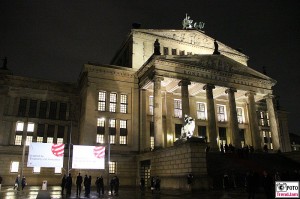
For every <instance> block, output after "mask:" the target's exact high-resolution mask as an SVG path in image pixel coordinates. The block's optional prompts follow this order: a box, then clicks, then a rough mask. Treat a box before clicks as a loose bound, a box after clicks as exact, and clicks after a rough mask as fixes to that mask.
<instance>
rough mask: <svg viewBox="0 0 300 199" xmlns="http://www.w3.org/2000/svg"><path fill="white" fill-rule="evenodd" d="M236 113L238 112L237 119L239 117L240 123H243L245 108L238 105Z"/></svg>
mask: <svg viewBox="0 0 300 199" xmlns="http://www.w3.org/2000/svg"><path fill="white" fill-rule="evenodd" d="M236 113H237V119H238V123H239V124H243V123H244V114H243V113H244V111H243V108H240V107H237V108H236Z"/></svg>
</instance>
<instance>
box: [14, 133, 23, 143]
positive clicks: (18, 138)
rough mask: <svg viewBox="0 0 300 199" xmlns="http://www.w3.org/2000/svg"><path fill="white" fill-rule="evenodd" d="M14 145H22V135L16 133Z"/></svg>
mask: <svg viewBox="0 0 300 199" xmlns="http://www.w3.org/2000/svg"><path fill="white" fill-rule="evenodd" d="M15 145H22V135H16V137H15Z"/></svg>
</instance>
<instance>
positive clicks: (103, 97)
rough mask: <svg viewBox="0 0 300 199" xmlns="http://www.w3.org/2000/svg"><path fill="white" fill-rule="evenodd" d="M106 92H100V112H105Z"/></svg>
mask: <svg viewBox="0 0 300 199" xmlns="http://www.w3.org/2000/svg"><path fill="white" fill-rule="evenodd" d="M105 104H106V92H104V91H100V92H99V96H98V111H105V108H106V107H105Z"/></svg>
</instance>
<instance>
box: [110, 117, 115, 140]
mask: <svg viewBox="0 0 300 199" xmlns="http://www.w3.org/2000/svg"><path fill="white" fill-rule="evenodd" d="M108 129H109V141H110V142H109V143H110V144H115V143H116V120H115V119H110V120H109V128H108Z"/></svg>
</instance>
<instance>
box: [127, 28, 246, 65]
mask: <svg viewBox="0 0 300 199" xmlns="http://www.w3.org/2000/svg"><path fill="white" fill-rule="evenodd" d="M133 32H134V33H138V32H139V33H144V34H147V35H153V36H157V37H158V38H159V37H160V38H166V39H170V40H173V41H177V42H179V43H185V44H188V45H192V46H194V47H196V48H206V49H210V50H212V51H213V50H214V41H215V39H214V38H212V37H210V36H208V35H206V34H204V32H202V31H199V30H169V29H167V30H160V29H135V30H133ZM217 43H218V46H219V51H220V52H221V54H223V55H225V56H227V57H230V58H232V59H235V60H236V61H238V62H240V63H243V64H247V61H248V59H249V58H248V56H246V55H245V54H243V53H241V52H240V51H238V50H236V49H233V48H231V47H229V46H227V45H225V44H223V43H221V42H220V41H218V40H217Z"/></svg>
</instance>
